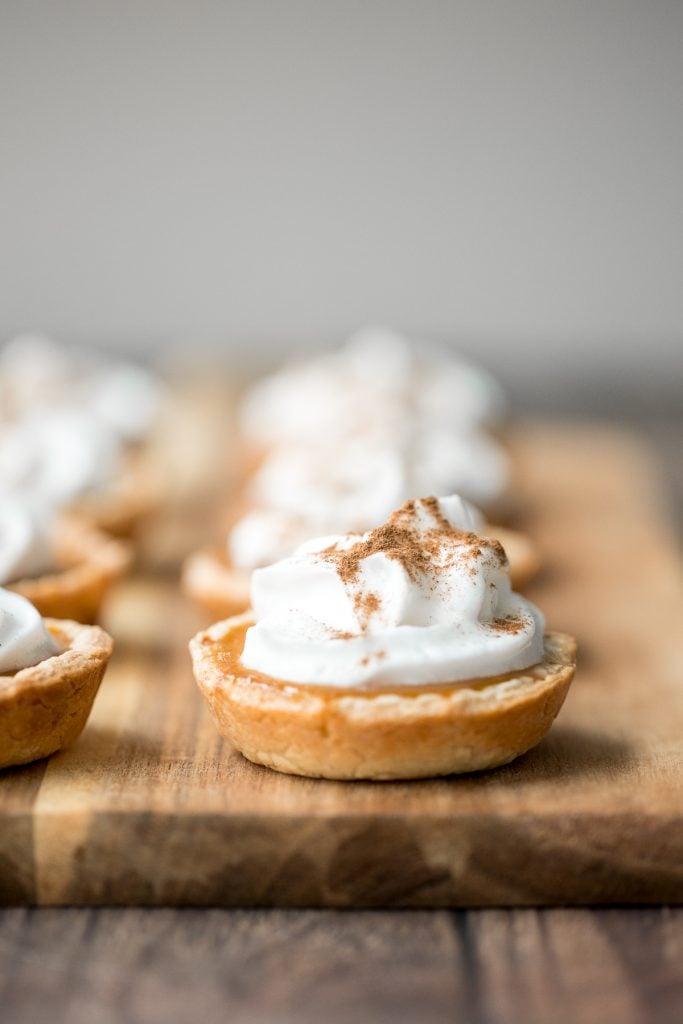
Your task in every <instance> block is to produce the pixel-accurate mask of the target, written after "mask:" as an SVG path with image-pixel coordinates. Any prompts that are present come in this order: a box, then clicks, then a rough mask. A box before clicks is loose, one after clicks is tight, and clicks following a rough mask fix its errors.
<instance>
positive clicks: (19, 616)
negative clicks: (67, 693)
mask: <svg viewBox="0 0 683 1024" xmlns="http://www.w3.org/2000/svg"><path fill="white" fill-rule="evenodd" d="M59 653H60V650H59V647H58V645H57V644H56V643H55V641H54V639H53V638H52V637H51V636H50V634H49V633H48V631H47V629H46V628H45V623H44V622H43V620H42V618H41V616H40V613H39V612H38V610H37V608H35V607H34V606H33V605H32V604H31V602H30V601H27V600H26V598H25V597H21V596H20V595H19V594H14V593H12V592H11V591H10V590H4V589H3V588H2V587H0V674H2V675H7V674H9V673H11V672H18V671H19V669H22V668H29V666H31V665H37V664H39V663H40V662H41V661H45V659H46V658H52V657H54V655H56V654H59Z"/></svg>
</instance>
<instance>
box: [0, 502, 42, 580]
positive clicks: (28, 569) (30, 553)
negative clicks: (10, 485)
mask: <svg viewBox="0 0 683 1024" xmlns="http://www.w3.org/2000/svg"><path fill="white" fill-rule="evenodd" d="M53 527H54V523H53V516H52V514H51V513H50V512H48V511H46V510H42V511H41V510H39V509H37V508H31V507H29V506H28V505H25V504H23V503H22V502H20V501H16V500H13V499H8V498H2V497H0V586H2V585H3V584H5V583H13V582H14V581H15V580H20V579H24V578H26V577H29V578H30V577H33V576H41V575H43V574H44V573H47V572H50V571H51V570H52V569H53V568H54V561H53V558H54V556H53V543H52V542H53Z"/></svg>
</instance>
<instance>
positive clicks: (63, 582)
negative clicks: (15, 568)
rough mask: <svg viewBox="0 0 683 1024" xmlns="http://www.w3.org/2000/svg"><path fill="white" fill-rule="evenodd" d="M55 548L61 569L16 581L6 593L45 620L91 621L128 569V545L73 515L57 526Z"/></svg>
mask: <svg viewBox="0 0 683 1024" xmlns="http://www.w3.org/2000/svg"><path fill="white" fill-rule="evenodd" d="M54 547H55V561H56V563H57V565H58V566H60V568H58V569H56V570H55V571H54V572H51V573H47V574H45V575H43V576H38V577H36V578H35V579H22V580H15V581H14V582H13V583H9V584H6V586H7V589H8V590H14V591H15V592H16V593H17V594H21V595H22V596H23V597H26V598H28V600H29V601H30V602H31V604H34V605H35V606H36V608H37V609H38V611H39V612H40V614H41V615H43V616H49V617H51V618H55V619H73V620H74V621H75V622H84V623H89V622H95V620H96V619H97V616H98V613H99V610H100V607H101V605H102V601H103V600H104V598H105V596H106V594H107V592H108V591H109V589H110V588H111V587H112V585H113V584H114V583H116V581H117V580H119V579H120V578H121V577H122V576H123V575H124V574H125V572H126V571H127V569H128V568H129V566H130V562H131V550H130V546H129V545H128V544H127V543H126V542H125V541H120V540H115V539H114V538H112V537H109V536H107V535H106V534H105V533H102V532H101V531H100V530H97V529H96V528H95V527H93V526H91V525H90V524H89V523H87V522H81V521H79V520H78V519H77V518H74V517H72V518H68V519H65V520H62V521H60V522H59V523H58V524H57V526H56V528H55V541H54Z"/></svg>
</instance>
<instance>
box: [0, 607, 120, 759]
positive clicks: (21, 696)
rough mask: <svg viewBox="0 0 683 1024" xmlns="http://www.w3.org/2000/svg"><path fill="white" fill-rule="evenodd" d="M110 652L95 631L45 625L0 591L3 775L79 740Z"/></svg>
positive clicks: (65, 624)
mask: <svg viewBox="0 0 683 1024" xmlns="http://www.w3.org/2000/svg"><path fill="white" fill-rule="evenodd" d="M112 646H113V644H112V640H111V637H110V636H108V634H107V633H105V632H104V630H102V629H100V628H99V627H98V626H83V625H80V624H79V623H76V622H70V621H68V620H57V619H45V620H43V619H41V617H40V615H39V613H38V611H37V610H36V609H35V608H34V607H33V606H32V605H31V604H30V602H29V601H27V600H26V599H25V598H23V597H21V596H20V595H19V594H14V593H11V592H10V591H8V590H4V589H2V588H0V768H7V767H8V766H10V765H19V764H26V763H28V762H29V761H36V760H38V759H39V758H42V757H47V756H48V755H49V754H53V753H55V751H57V750H60V749H61V748H62V747H65V746H68V745H69V744H71V743H73V742H74V740H76V739H77V737H78V736H79V735H80V733H81V732H82V730H83V728H84V726H85V724H86V722H87V720H88V716H89V714H90V710H91V708H92V704H93V701H94V699H95V696H96V694H97V690H98V688H99V685H100V682H101V681H102V677H103V675H104V672H105V669H106V667H107V664H108V662H109V658H110V656H111V652H112Z"/></svg>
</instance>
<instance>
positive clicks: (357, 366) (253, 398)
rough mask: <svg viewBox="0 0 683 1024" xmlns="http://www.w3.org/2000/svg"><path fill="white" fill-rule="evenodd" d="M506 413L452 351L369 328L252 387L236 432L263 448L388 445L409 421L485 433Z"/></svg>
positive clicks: (486, 380) (492, 383)
mask: <svg viewBox="0 0 683 1024" xmlns="http://www.w3.org/2000/svg"><path fill="white" fill-rule="evenodd" d="M505 407H506V403H505V398H504V395H503V392H502V389H501V387H500V385H499V384H498V382H497V381H496V380H495V379H494V378H493V377H492V376H491V375H490V374H489V373H487V372H486V370H484V369H483V368H481V367H478V366H475V365H474V364H472V363H470V362H468V361H467V360H465V359H463V358H462V357H460V356H459V355H458V354H457V353H456V352H454V351H453V350H452V349H450V348H447V347H445V346H438V345H434V344H429V343H426V342H419V343H413V342H411V341H409V340H408V339H407V338H404V337H402V336H401V335H400V334H397V333H395V332H394V331H392V330H390V329H389V328H386V327H367V328H364V329H363V330H361V331H359V332H358V333H356V334H354V335H353V336H352V337H351V338H350V339H349V340H348V341H347V342H346V344H345V345H344V346H342V347H341V348H340V349H337V350H335V351H333V352H328V353H325V354H324V355H322V356H318V357H317V358H314V359H309V360H307V361H304V362H302V363H299V364H296V365H293V366H289V367H286V368H284V369H282V370H280V371H278V372H277V373H274V374H272V375H271V376H269V377H265V378H263V379H261V380H260V381H258V382H257V383H256V384H254V385H253V386H252V388H251V389H250V390H249V391H248V392H247V394H246V395H245V398H244V401H243V403H242V406H241V410H240V428H241V431H242V433H243V435H244V436H246V437H247V438H249V439H250V440H252V441H254V442H256V443H257V444H264V445H270V444H273V443H280V444H282V443H286V442H298V441H305V442H307V441H308V440H309V439H310V438H311V437H312V436H314V437H318V438H320V439H323V438H324V439H326V440H328V441H329V440H331V439H334V438H339V437H343V436H346V435H347V434H349V433H351V434H353V433H355V432H359V433H360V432H362V434H363V436H364V437H366V438H368V437H369V436H372V435H377V436H379V437H384V438H391V437H393V436H394V435H395V433H396V431H397V430H398V429H401V428H405V425H406V423H407V422H408V421H410V422H411V423H413V424H415V425H416V426H418V427H423V428H424V427H428V426H429V425H437V424H438V425H441V426H445V425H447V426H449V427H451V428H452V429H473V428H477V427H482V426H486V425H489V424H491V423H495V422H497V421H498V420H499V419H500V418H501V417H502V415H503V414H504V412H505Z"/></svg>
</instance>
